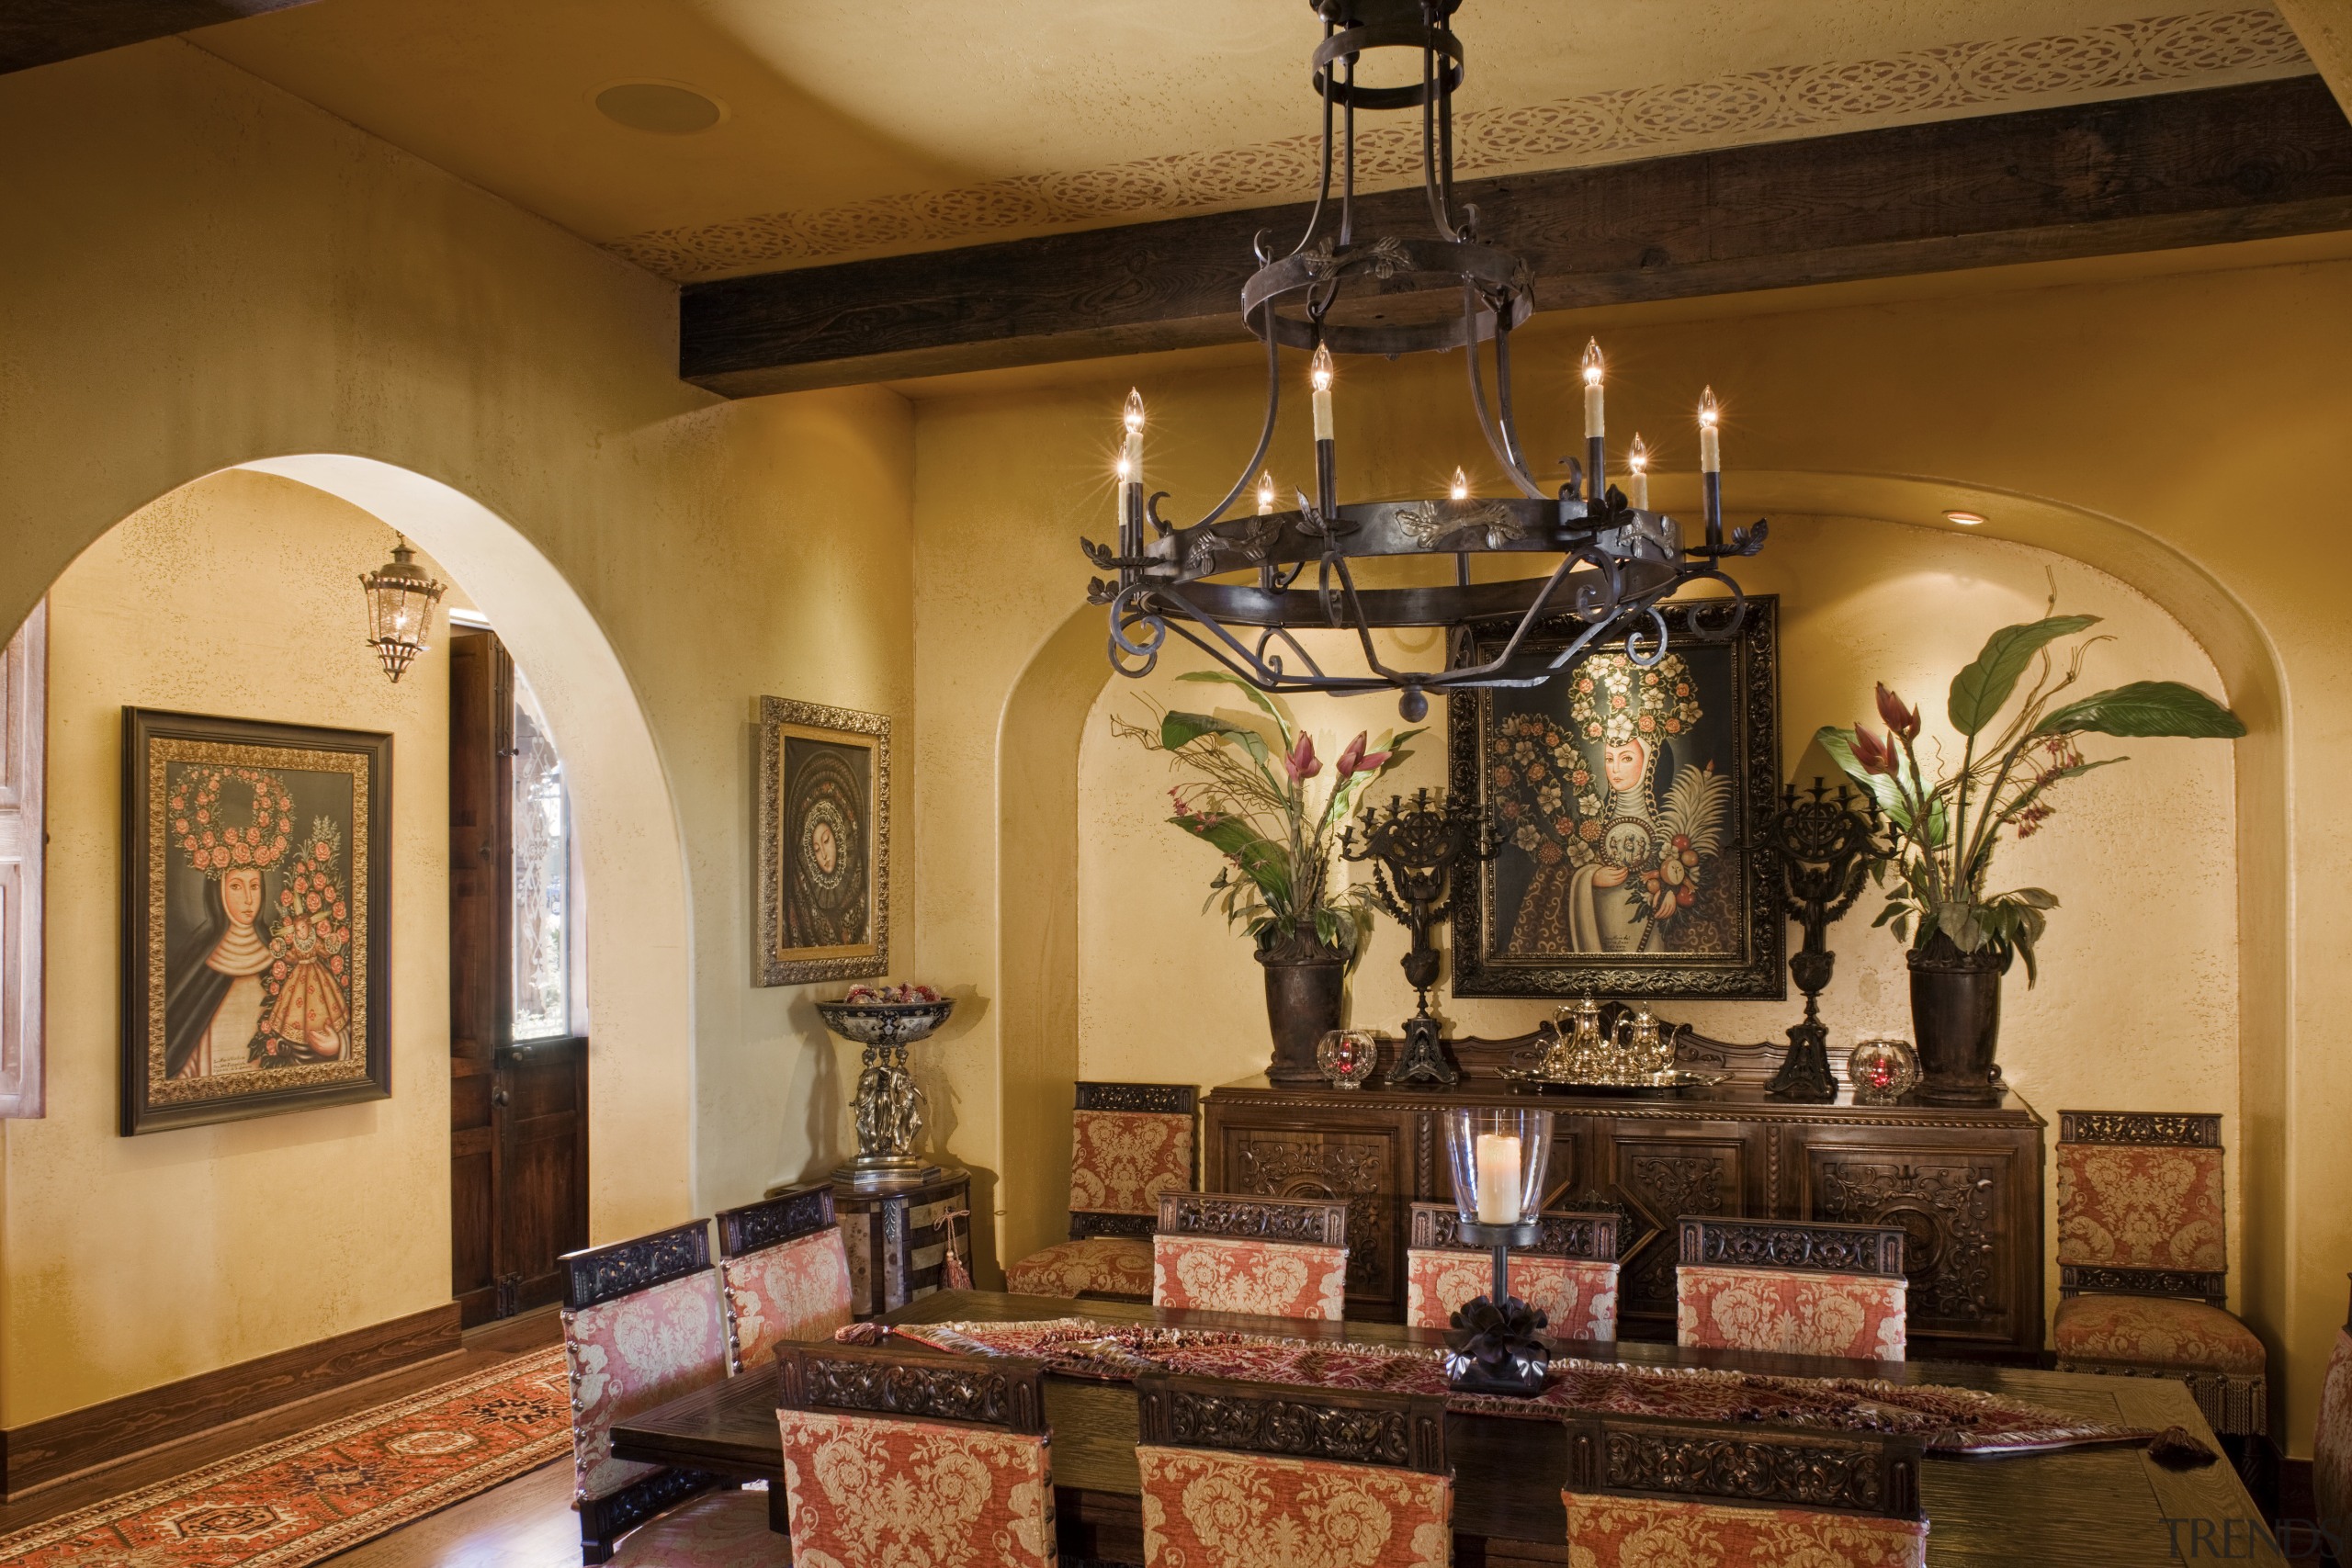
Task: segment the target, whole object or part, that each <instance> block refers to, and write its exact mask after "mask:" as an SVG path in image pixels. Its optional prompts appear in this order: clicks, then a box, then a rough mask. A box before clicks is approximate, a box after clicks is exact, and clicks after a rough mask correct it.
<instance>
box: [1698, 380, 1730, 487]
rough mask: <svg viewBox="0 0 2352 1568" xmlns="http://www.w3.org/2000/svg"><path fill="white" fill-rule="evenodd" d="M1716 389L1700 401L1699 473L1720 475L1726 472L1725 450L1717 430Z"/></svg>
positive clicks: (1707, 391) (1707, 392)
mask: <svg viewBox="0 0 2352 1568" xmlns="http://www.w3.org/2000/svg"><path fill="white" fill-rule="evenodd" d="M1716 418H1717V414H1716V410H1715V389H1713V387H1710V388H1708V389H1706V391H1705V393H1704V394H1702V396H1701V397H1700V399H1699V471H1700V472H1701V473H1702V474H1720V473H1722V472H1723V471H1724V449H1723V442H1722V438H1721V436H1720V434H1718V433H1717V431H1716V429H1715V422H1716Z"/></svg>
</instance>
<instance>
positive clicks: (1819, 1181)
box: [1797, 1135, 2041, 1348]
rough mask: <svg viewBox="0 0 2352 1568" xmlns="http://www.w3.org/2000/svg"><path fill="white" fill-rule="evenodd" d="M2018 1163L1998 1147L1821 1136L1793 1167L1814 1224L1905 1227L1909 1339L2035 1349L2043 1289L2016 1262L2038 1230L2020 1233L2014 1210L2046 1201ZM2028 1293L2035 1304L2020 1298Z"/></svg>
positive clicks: (1804, 1210)
mask: <svg viewBox="0 0 2352 1568" xmlns="http://www.w3.org/2000/svg"><path fill="white" fill-rule="evenodd" d="M2019 1157H2020V1156H2019V1152H2018V1150H2017V1149H2016V1148H2014V1147H2010V1146H2007V1145H2003V1144H1998V1143H1992V1142H1986V1143H1981V1144H1976V1145H1925V1144H1921V1143H1919V1142H1917V1139H1916V1135H1914V1136H1913V1137H1912V1138H1907V1139H1905V1141H1903V1142H1901V1143H1899V1144H1896V1143H1891V1142H1884V1141H1871V1142H1864V1141H1860V1140H1854V1139H1848V1138H1838V1137H1822V1136H1819V1135H1815V1136H1813V1137H1809V1138H1807V1139H1806V1140H1805V1145H1804V1159H1803V1160H1802V1161H1801V1162H1799V1164H1798V1167H1797V1169H1798V1173H1799V1175H1798V1179H1799V1181H1800V1182H1801V1183H1802V1184H1803V1186H1802V1190H1801V1191H1799V1192H1798V1194H1797V1201H1798V1211H1799V1213H1800V1214H1802V1215H1803V1216H1804V1217H1805V1218H1808V1219H1818V1220H1845V1221H1850V1222H1853V1223H1856V1224H1884V1225H1900V1226H1902V1227H1903V1234H1904V1243H1903V1260H1904V1271H1905V1273H1906V1274H1908V1275H1909V1276H1910V1280H1911V1290H1910V1301H1909V1314H1910V1333H1911V1337H1912V1338H1913V1339H1915V1340H1917V1339H1921V1338H1926V1339H1928V1340H1931V1341H1932V1340H1937V1339H1942V1340H1947V1341H1961V1342H1973V1343H1977V1344H1985V1343H1988V1342H1989V1343H1996V1344H1999V1343H2014V1344H2016V1345H2018V1347H2019V1348H2034V1347H2038V1346H2039V1344H2040V1341H2041V1334H2040V1322H2041V1301H2040V1299H2039V1296H2040V1290H2041V1281H2040V1278H2039V1272H2038V1271H2029V1270H2028V1269H2025V1268H2024V1267H2022V1266H2021V1262H2020V1258H2019V1257H2018V1253H2019V1241H2020V1240H2021V1238H2022V1236H2023V1235H2025V1234H2028V1233H2030V1234H2032V1235H2034V1236H2035V1237H2036V1241H2037V1244H2038V1238H2039V1226H2038V1225H2027V1224H2021V1223H2020V1215H2019V1213H2018V1205H2019V1204H2020V1202H2022V1201H2029V1200H2030V1201H2034V1202H2036V1203H2037V1204H2038V1203H2039V1201H2040V1198H2039V1194H2038V1192H2033V1191H2030V1190H2029V1189H2030V1188H2032V1187H2033V1185H2034V1184H2033V1183H2032V1182H2030V1180H2024V1179H2021V1178H2020V1165H2019ZM2029 1272H2030V1273H2031V1276H2032V1277H2031V1278H2030V1280H2029V1279H2028V1278H2027V1276H2028V1274H2029ZM2029 1285H2030V1290H2031V1292H2032V1299H2030V1300H2029V1299H2027V1296H2026V1295H2025V1293H2024V1291H2023V1289H2021V1287H2027V1286H2029ZM2029 1316H2030V1318H2031V1320H2032V1321H2031V1322H2030V1323H2028V1322H2027V1321H2025V1320H2026V1319H2027V1318H2028V1317H2029Z"/></svg>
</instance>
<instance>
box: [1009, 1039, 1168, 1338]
mask: <svg viewBox="0 0 2352 1568" xmlns="http://www.w3.org/2000/svg"><path fill="white" fill-rule="evenodd" d="M1199 1104H1200V1090H1199V1089H1195V1088H1194V1087H1193V1085H1191V1084H1188V1083H1082V1084H1080V1085H1079V1086H1078V1102H1077V1107H1076V1109H1075V1110H1073V1111H1071V1113H1070V1156H1069V1240H1068V1241H1065V1242H1059V1243H1057V1244H1056V1245H1054V1246H1052V1247H1046V1248H1045V1249H1044V1250H1043V1251H1039V1252H1033V1253H1031V1254H1029V1256H1027V1257H1026V1258H1022V1259H1021V1260H1020V1261H1018V1262H1016V1263H1014V1264H1013V1265H1012V1268H1010V1269H1006V1270H1005V1271H1004V1280H1005V1289H1006V1290H1008V1291H1011V1292H1013V1293H1014V1294H1016V1295H1023V1296H1098V1297H1104V1298H1107V1299H1109V1300H1112V1301H1123V1302H1128V1301H1132V1302H1148V1301H1149V1300H1151V1230H1152V1224H1153V1222H1154V1221H1156V1220H1157V1219H1158V1218H1159V1200H1160V1198H1161V1197H1162V1196H1163V1195H1165V1194H1167V1193H1170V1192H1189V1191H1191V1190H1192V1189H1193V1170H1194V1168H1195V1167H1194V1163H1193V1144H1194V1142H1195V1141H1196V1139H1197V1136H1198V1123H1197V1121H1196V1116H1195V1113H1196V1111H1197V1110H1198V1108H1199Z"/></svg>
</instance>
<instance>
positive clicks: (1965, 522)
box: [1944, 512, 1985, 528]
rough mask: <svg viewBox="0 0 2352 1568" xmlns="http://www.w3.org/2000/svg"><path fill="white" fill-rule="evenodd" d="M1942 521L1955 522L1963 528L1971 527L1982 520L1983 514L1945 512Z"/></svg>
mask: <svg viewBox="0 0 2352 1568" xmlns="http://www.w3.org/2000/svg"><path fill="white" fill-rule="evenodd" d="M1944 521H1945V522H1947V523H1957V524H1959V525H1961V526H1962V527H1963V528H1973V527H1975V526H1976V525H1978V524H1979V523H1982V522H1984V521H1985V514H1984V513H1982V512H1947V513H1944Z"/></svg>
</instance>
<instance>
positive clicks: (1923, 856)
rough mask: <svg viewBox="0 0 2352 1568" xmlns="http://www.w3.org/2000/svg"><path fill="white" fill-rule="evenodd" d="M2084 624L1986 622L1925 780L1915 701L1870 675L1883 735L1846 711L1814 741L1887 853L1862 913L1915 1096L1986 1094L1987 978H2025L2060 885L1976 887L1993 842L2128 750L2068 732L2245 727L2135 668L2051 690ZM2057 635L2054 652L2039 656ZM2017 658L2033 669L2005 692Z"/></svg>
mask: <svg viewBox="0 0 2352 1568" xmlns="http://www.w3.org/2000/svg"><path fill="white" fill-rule="evenodd" d="M2056 607H2057V604H2056V600H2055V598H2054V597H2053V599H2052V603H2051V609H2052V611H2053V612H2054V611H2055V609H2056ZM2097 625H2098V616H2097V615H2056V614H2054V613H2053V614H2049V615H2044V616H2043V618H2042V619H2041V620H2038V621H2032V622H2029V623H2027V624H2026V625H2023V626H2004V627H2002V628H2001V629H2000V630H1999V631H1996V632H1995V633H1994V634H1993V635H1992V637H1990V638H1989V639H1987V640H1986V642H1985V649H1984V651H1983V652H1981V653H1979V654H1978V655H1977V656H1976V660H1975V661H1974V662H1973V663H1972V664H1970V665H1969V666H1968V667H1967V668H1966V669H1964V670H1962V671H1961V672H1960V673H1959V674H1957V675H1955V676H1953V677H1952V682H1951V694H1950V695H1949V697H1948V698H1947V699H1946V703H1945V708H1944V713H1945V716H1946V717H1947V718H1948V719H1949V720H1950V721H1951V728H1953V729H1954V730H1955V731H1957V732H1958V735H1959V738H1960V765H1959V767H1958V768H1957V769H1955V770H1951V771H1947V772H1943V773H1940V775H1939V776H1938V777H1936V778H1933V779H1930V778H1929V777H1928V774H1927V773H1926V771H1925V769H1923V768H1922V767H1921V765H1920V761H1919V750H1918V746H1917V740H1918V738H1919V729H1920V716H1919V713H1918V711H1917V709H1915V708H1913V707H1911V706H1910V705H1908V704H1906V703H1905V702H1904V700H1903V699H1902V698H1901V697H1900V696H1898V695H1896V694H1894V693H1893V692H1891V691H1889V690H1887V688H1886V687H1885V685H1884V684H1883V683H1882V684H1881V685H1880V686H1879V688H1878V715H1879V718H1880V720H1881V722H1883V724H1884V725H1885V726H1886V730H1885V733H1884V734H1878V733H1875V732H1873V731H1872V730H1871V728H1869V727H1868V726H1866V725H1861V724H1857V725H1855V726H1854V727H1853V728H1851V729H1839V728H1835V727H1834V726H1832V727H1825V728H1823V729H1822V730H1821V731H1820V732H1819V734H1818V735H1817V736H1816V738H1815V739H1818V740H1819V741H1820V743H1821V746H1822V748H1823V750H1826V751H1827V752H1828V753H1829V755H1830V757H1831V758H1832V759H1833V760H1835V761H1836V762H1837V763H1838V766H1839V767H1840V768H1842V769H1844V770H1845V771H1846V772H1847V773H1849V774H1850V775H1852V777H1854V778H1855V779H1856V780H1858V781H1859V782H1860V784H1862V786H1863V787H1864V788H1866V789H1868V790H1869V791H1870V792H1871V797H1872V798H1873V799H1875V800H1876V801H1877V802H1878V807H1879V810H1880V811H1881V812H1882V813H1883V814H1884V816H1885V818H1886V822H1887V825H1888V832H1887V838H1888V843H1887V853H1886V854H1885V855H1884V857H1883V858H1882V859H1881V860H1879V861H1878V862H1877V863H1876V864H1875V865H1874V867H1873V868H1872V869H1873V874H1875V875H1876V876H1877V877H1878V879H1879V883H1880V886H1883V887H1885V888H1886V890H1887V902H1886V908H1884V909H1883V911H1882V912H1881V913H1880V915H1879V918H1878V920H1877V922H1876V923H1877V924H1878V925H1882V926H1890V927H1892V928H1893V929H1894V935H1895V937H1896V939H1897V940H1898V941H1901V942H1905V944H1907V946H1908V948H1909V952H1908V953H1907V957H1908V960H1909V964H1910V968H1911V1021H1912V1027H1913V1028H1914V1029H1915V1030H1916V1031H1917V1034H1918V1046H1919V1061H1920V1067H1921V1069H1922V1080H1921V1083H1920V1088H1919V1091H1918V1093H1919V1098H1920V1099H1921V1100H1926V1101H1928V1102H1929V1103H1932V1104H1939V1105H1981V1104H1986V1103H1990V1102H1992V1101H1995V1100H1998V1099H1999V1098H2000V1095H2001V1089H2000V1078H1999V1072H1998V1069H1997V1068H1996V1066H1995V1065H1994V1055H1995V1052H1996V1049H1997V1047H1998V1044H1999V1037H2000V1023H2001V976H2002V975H2003V974H2004V973H2006V972H2007V969H2008V967H2009V964H2010V963H2011V961H2012V960H2013V959H2016V958H2023V959H2024V960H2025V969H2026V984H2027V985H2029V986H2030V985H2032V984H2033V982H2034V979H2035V975H2036V971H2035V963H2034V944H2035V943H2036V942H2039V941H2040V940H2041V933H2042V930H2043V927H2044V925H2045V924H2046V922H2047V917H2048V912H2049V911H2050V910H2052V909H2053V908H2057V905H2058V897H2057V895H2055V894H2053V893H2052V892H2050V891H2048V890H2047V889H2045V888H2041V887H2018V888H2013V889H2010V890H2008V891H2007V892H1992V891H1989V890H1988V886H1987V885H1988V879H1989V877H1990V874H1991V872H1992V869H1993V855H1994V852H1995V851H1996V850H1997V849H1998V848H1999V846H2000V845H2001V843H2002V842H2003V841H2004V835H2007V836H2008V837H2011V838H2018V839H2024V838H2029V837H2030V836H2031V835H2032V834H2033V833H2035V832H2036V831H2038V830H2039V829H2041V826H2042V824H2043V823H2044V822H2046V821H2048V820H2049V818H2050V816H2051V813H2052V810H2054V809H2055V807H2054V804H2053V801H2052V792H2053V791H2055V790H2056V789H2057V788H2058V787H2059V786H2060V785H2062V784H2065V783H2066V782H2067V781H2069V780H2072V779H2077V778H2080V777H2082V775H2084V774H2085V773H2089V772H2090V771H2091V770H2092V769H2094V768H2104V767H2108V766H2110V765H2112V764H2114V763H2117V762H2120V761H2126V760H2127V759H2125V758H2122V757H2099V758H2086V757H2085V756H2084V755H2083V753H2082V751H2081V750H2080V749H2079V747H2078V746H2077V744H2076V738H2077V737H2080V736H2083V735H2117V736H2129V737H2135V738H2136V737H2147V736H2179V737H2205V738H2214V739H2236V738H2237V737H2239V736H2241V735H2244V734H2245V725H2244V724H2243V723H2241V722H2240V721H2239V719H2238V716H2236V715H2235V714H2233V713H2232V712H2231V711H2230V710H2229V709H2228V708H2226V707H2223V706H2222V705H2221V704H2220V703H2218V702H2215V701H2214V700H2213V699H2212V698H2211V697H2209V696H2207V695H2206V694H2204V693H2202V692H2200V691H2198V690H2197V689H2196V688H2195V687H2193V686H2186V685H2183V684H2181V683H2180V682H2177V681H2135V682H2131V684H2129V685H2123V686H2115V687H2111V688H2109V689H2108V690H2106V691H2103V692H2094V693H2092V694H2089V695H2087V696H2080V697H2075V698H2073V699H2072V700H2071V701H2061V700H2060V699H2061V698H2062V697H2064V695H2065V694H2066V693H2068V692H2069V691H2071V690H2072V689H2073V688H2074V687H2075V684H2076V683H2077V682H2079V681H2080V680H2081V679H2082V673H2083V663H2084V660H2085V658H2086V655H2087V654H2088V653H2089V652H2090V650H2091V649H2092V648H2093V647H2095V646H2096V645H2097V644H2098V643H2101V642H2108V641H2111V640H2113V639H2112V638H2111V637H2107V636H2105V635H2099V636H2089V635H2086V634H2087V633H2089V631H2090V628H2091V627H2093V626H2097ZM2068 639H2074V640H2073V642H2072V645H2071V647H2067V648H2065V649H2064V658H2063V660H2061V659H2060V658H2057V657H2053V650H2054V649H2059V648H2060V646H2061V645H2062V644H2065V643H2067V641H2068ZM2028 670H2032V671H2033V672H2034V675H2033V680H2032V682H2031V684H2030V685H2028V686H2027V687H2026V688H2025V692H2024V694H2023V695H2022V696H2019V695H2018V684H2019V682H2021V681H2023V680H2024V678H2025V675H2026V671H2028ZM2013 702H2014V705H2013ZM2005 711H2006V712H2007V715H2008V716H2007V719H2006V720H2004V719H2003V718H2002V715H2003V713H2004V712H2005ZM1939 751H1940V749H1939Z"/></svg>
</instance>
